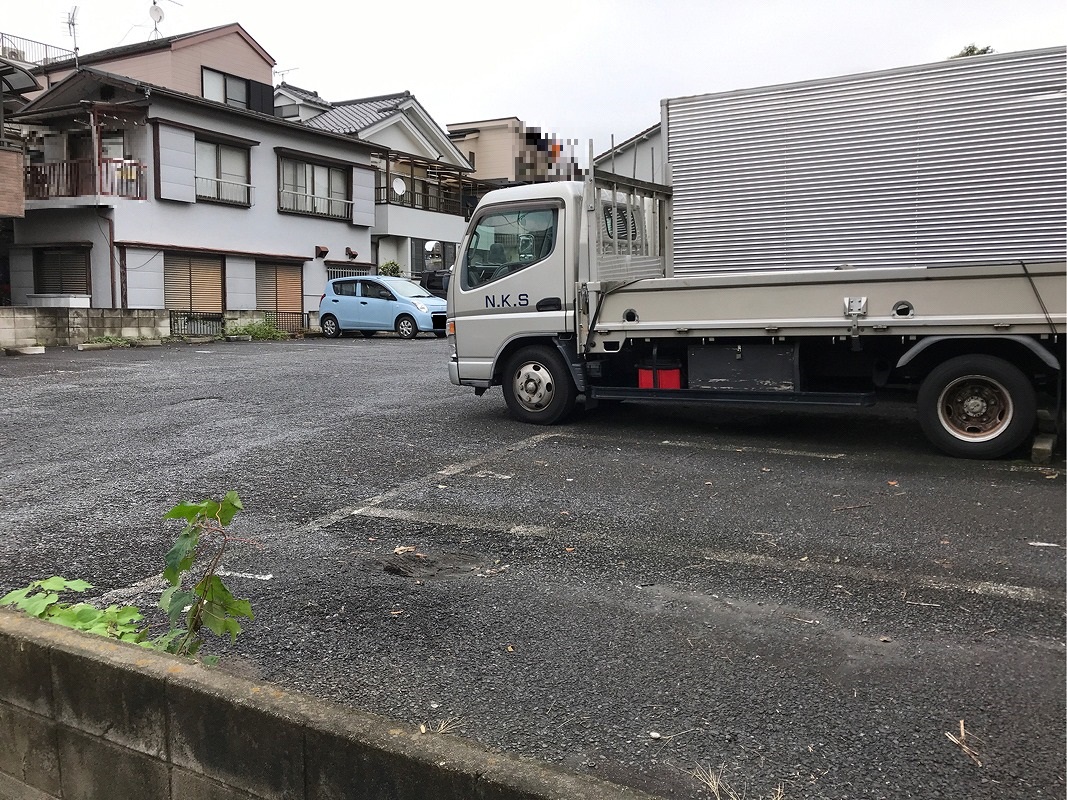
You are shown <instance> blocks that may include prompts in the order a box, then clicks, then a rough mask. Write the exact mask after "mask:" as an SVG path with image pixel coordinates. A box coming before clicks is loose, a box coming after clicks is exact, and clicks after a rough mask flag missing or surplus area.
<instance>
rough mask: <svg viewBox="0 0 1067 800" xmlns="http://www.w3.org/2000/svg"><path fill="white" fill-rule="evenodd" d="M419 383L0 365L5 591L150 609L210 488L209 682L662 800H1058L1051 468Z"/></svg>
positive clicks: (829, 421)
mask: <svg viewBox="0 0 1067 800" xmlns="http://www.w3.org/2000/svg"><path fill="white" fill-rule="evenodd" d="M446 358H447V355H446V345H445V343H444V342H442V341H438V340H435V339H428V338H420V339H417V340H415V341H411V342H407V341H402V340H399V339H396V338H394V337H391V336H380V337H375V338H374V339H369V340H364V339H362V338H360V339H348V338H346V339H341V340H337V341H325V340H315V339H308V340H305V341H292V342H285V343H269V344H257V343H253V344H212V345H166V346H164V347H162V348H135V349H129V350H110V351H103V352H85V353H80V352H76V351H72V350H67V349H55V350H51V349H50V350H49V351H48V352H47V353H46V354H45V355H44V356H34V357H21V358H6V359H0V430H2V440H3V449H2V454H0V525H2V526H3V527H4V529H5V530H6V531H7V535H6V536H5V537H4V544H3V546H2V548H0V555H2V558H0V592H4V591H7V590H9V589H13V588H16V587H19V586H22V585H25V583H27V582H29V581H30V580H33V579H36V578H40V577H46V576H48V575H52V574H57V573H59V574H64V575H66V576H68V577H80V578H84V579H86V580H88V581H90V582H91V583H93V584H94V585H95V587H96V588H95V589H94V593H95V595H96V596H100V597H106V598H108V599H119V598H121V599H123V600H125V601H130V602H135V603H137V604H139V605H141V606H142V607H144V608H148V607H150V606H151V605H152V604H153V603H154V602H155V600H156V598H157V597H158V589H157V588H156V586H157V583H156V581H155V580H153V578H154V576H156V575H158V573H159V571H160V570H161V567H162V556H163V553H164V552H165V551H166V549H167V548H168V547H169V544H170V542H171V541H172V539H173V537H174V535H175V533H176V528H175V527H173V525H168V524H165V523H164V522H163V521H162V520H161V517H162V514H163V512H164V511H165V510H166V509H167V508H169V507H170V506H171V505H173V504H174V503H175V502H177V501H178V500H181V499H189V500H198V499H202V498H204V497H207V496H211V495H216V496H217V495H219V494H221V493H223V492H225V491H227V490H229V489H235V490H237V491H238V492H239V494H240V496H241V498H242V499H243V501H244V503H245V507H246V512H245V513H244V514H243V515H242V516H241V517H239V519H238V521H237V523H236V524H235V526H234V529H235V532H236V533H237V534H238V535H239V536H241V537H242V538H245V539H248V540H249V543H247V544H240V545H238V546H237V547H235V548H234V549H233V550H232V551H231V552H230V553H229V554H228V555H227V558H226V563H225V565H224V566H225V569H226V570H227V571H229V572H231V573H234V574H233V575H231V576H230V577H228V578H227V581H228V582H229V583H230V585H231V586H232V587H233V589H234V591H235V594H238V595H239V596H246V597H249V598H250V599H251V601H252V605H253V608H254V609H255V612H256V618H255V620H254V621H251V622H249V623H248V624H247V626H246V630H245V632H244V633H243V634H242V635H241V636H240V637H239V638H238V640H237V642H236V643H235V644H233V645H229V644H220V643H218V642H214V641H212V642H209V643H208V645H206V646H205V648H206V650H209V651H211V652H216V653H221V654H223V668H225V669H229V670H232V671H236V672H239V673H242V674H246V675H250V676H252V677H255V678H257V679H264V680H270V681H273V682H276V683H279V684H282V685H285V686H288V687H292V688H295V689H299V690H300V691H303V692H307V693H309V694H314V695H316V696H319V697H323V698H327V699H330V700H333V701H336V702H338V703H340V704H343V705H347V706H351V707H353V708H363V709H367V710H370V711H374V712H378V713H383V714H386V715H389V716H392V717H395V718H397V719H399V720H403V721H406V722H408V723H411V724H415V725H418V724H420V723H423V724H426V725H427V726H428V727H429V728H431V729H434V728H437V727H439V726H441V725H442V724H444V723H448V729H450V730H451V731H453V733H454V734H455V735H461V736H464V737H467V738H470V739H473V740H476V741H478V742H481V743H482V744H483V745H485V746H487V747H490V748H493V749H498V750H501V751H508V752H515V753H522V754H526V755H530V756H533V757H536V758H539V759H543V760H544V761H546V762H551V763H555V764H560V765H563V766H565V767H567V768H570V769H573V770H575V771H579V772H586V773H590V774H593V775H597V776H599V777H602V778H607V779H609V780H614V781H617V782H620V783H626V784H630V785H633V786H636V787H639V788H642V789H645V790H647V791H652V792H654V793H658V794H660V795H662V796H664V797H668V798H707V797H711V796H712V795H711V793H710V792H709V791H708V790H707V789H706V788H704V787H702V786H701V784H700V782H699V781H698V780H697V779H696V778H695V777H694V776H693V775H692V773H693V772H695V771H697V769H698V768H700V767H703V768H706V769H709V770H712V771H715V772H717V771H719V770H720V768H721V769H722V771H723V776H724V777H725V778H726V779H727V780H728V781H729V782H730V783H731V784H732V785H733V786H734V787H735V788H736V789H737V790H738V792H739V793H740V792H741V790H746V792H747V793H746V794H745V797H747V798H749V799H750V800H752V799H753V798H762V797H770V796H772V795H773V793H774V792H775V791H776V790H777V788H778V787H781V791H782V795H781V796H782V797H784V798H861V797H862V798H893V799H894V800H896V799H897V798H929V797H960V798H969V800H981V799H982V798H1046V797H1047V798H1062V797H1064V791H1065V783H1064V760H1065V746H1064V729H1063V720H1064V717H1065V689H1064V687H1065V681H1067V675H1065V646H1064V605H1065V603H1064V544H1065V541H1064V539H1065V511H1064V509H1065V503H1064V499H1065V498H1064V463H1063V456H1062V453H1060V454H1058V455H1057V458H1056V460H1055V461H1054V463H1053V464H1052V465H1051V466H1048V467H1037V466H1034V465H1032V464H1029V463H1028V462H1026V461H1025V460H1002V461H996V462H970V461H958V460H952V459H949V458H947V457H944V456H941V455H939V454H937V453H936V452H933V451H932V450H931V448H930V447H929V446H928V445H927V444H926V443H925V441H924V440H923V439H922V437H921V434H920V433H919V431H918V426H917V423H916V422H915V420H914V416H913V414H912V412H911V411H910V409H908V408H907V407H906V406H903V405H895V404H890V405H886V406H877V407H875V408H874V409H864V410H859V411H822V412H801V411H797V410H790V411H788V412H786V411H766V410H756V411H753V410H740V409H729V410H720V409H715V408H707V407H690V406H678V407H670V408H665V407H662V406H660V407H656V406H641V405H636V404H623V405H620V406H616V407H610V408H608V407H605V408H599V409H596V410H595V411H591V412H588V413H585V414H580V415H579V416H577V417H576V419H575V420H573V421H572V422H571V423H569V424H567V425H563V426H559V427H555V428H537V427H529V426H524V425H522V424H519V423H517V422H515V421H513V420H511V419H510V418H509V417H508V416H507V415H506V413H505V410H504V404H503V399H502V397H501V395H500V393H499V390H493V391H491V392H489V393H488V394H487V395H486V396H484V397H482V398H476V397H475V396H474V395H473V393H472V392H470V391H469V390H465V389H459V388H458V387H453V386H451V385H450V384H449V383H448V378H447V368H446ZM1048 545H1052V546H1048ZM397 548H415V550H414V551H408V552H403V551H402V552H401V553H399V554H397V553H395V552H394V551H395V550H396V549H397ZM960 720H964V721H965V725H966V729H967V732H968V734H967V735H968V741H969V742H971V743H972V744H973V745H974V748H975V750H976V751H977V759H978V760H979V761H981V764H980V765H979V764H978V763H976V761H975V760H972V759H971V758H970V757H968V755H967V754H965V753H964V752H963V751H962V749H961V748H960V747H959V746H957V745H956V744H954V743H953V742H952V741H950V740H949V739H948V737H947V736H946V733H953V734H955V735H958V734H959V726H960Z"/></svg>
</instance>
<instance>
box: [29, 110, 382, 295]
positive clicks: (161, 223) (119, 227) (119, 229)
mask: <svg viewBox="0 0 1067 800" xmlns="http://www.w3.org/2000/svg"><path fill="white" fill-rule="evenodd" d="M151 115H152V116H153V117H156V118H158V119H159V120H160V121H159V123H158V124H159V129H160V130H161V131H162V137H161V138H162V139H163V140H164V141H168V136H169V132H170V131H178V132H179V134H180V132H181V129H179V128H175V127H170V126H167V124H166V122H164V121H163V120H169V121H171V122H175V123H179V124H181V125H185V126H190V127H192V128H198V129H201V130H205V131H210V132H215V133H219V134H223V135H228V136H233V137H239V138H242V139H252V140H255V141H258V142H259V144H257V145H255V146H253V147H251V148H250V175H251V183H252V184H253V186H254V187H255V189H254V199H253V205H252V207H251V208H243V207H238V206H227V205H221V204H218V203H207V202H179V201H174V200H156V199H154V196H155V178H154V176H155V174H156V166H155V164H154V155H152V156H150V157H149V158H148V165H147V171H148V185H149V190H148V192H149V198H150V199H149V200H147V201H123V200H118V201H115V207H114V217H115V240H116V241H117V242H120V243H128V244H127V247H128V250H127V259H126V262H127V304H128V305H129V307H131V308H163V305H164V303H163V272H162V253H163V251H165V250H171V251H173V250H183V249H186V250H193V251H214V252H219V253H221V254H223V255H224V256H225V257H226V275H227V286H226V289H227V297H226V307H227V308H229V309H234V310H236V309H242V308H255V304H256V300H255V260H256V256H259V257H261V258H262V259H263V260H270V258H271V257H272V256H274V257H289V258H293V257H296V258H303V259H304V260H305V310H310V309H313V308H314V307H315V306H317V304H318V298H319V294H321V288H322V285H323V284H324V283H325V280H326V272H325V268H324V267H323V266H322V264H321V261H319V262H315V261H314V255H315V248H316V247H317V246H318V247H326V248H328V250H329V251H330V253H331V254H332V256H331V257H337V256H338V255H343V254H344V252H345V248H346V247H349V248H351V249H352V250H355V251H356V252H359V253H362V254H366V257H367V260H369V256H370V252H371V249H370V225H371V223H372V222H373V210H374V201H373V173H372V172H371V171H369V170H362V169H358V168H356V169H353V170H352V172H353V179H352V186H353V196H354V199H355V208H354V217H355V218H357V219H359V220H360V221H362V222H364V223H365V224H364V225H353V224H351V223H348V222H346V221H338V220H329V219H321V218H317V217H305V216H301V215H296V214H282V213H279V211H278V156H277V154H276V153H275V148H276V147H283V148H288V149H290V150H294V151H298V152H302V153H307V154H308V157H309V158H313V157H314V156H315V155H318V156H322V157H327V158H332V159H338V160H342V161H347V162H350V163H365V164H368V165H369V163H370V158H369V155H368V154H367V153H366V152H364V151H362V149H360V150H356V149H354V148H352V147H349V146H346V145H345V143H344V142H334V141H330V140H329V139H327V138H325V137H321V136H317V135H315V134H313V133H309V134H304V133H303V132H301V131H288V130H284V129H280V128H277V127H276V126H273V125H270V124H267V125H262V126H255V127H252V126H250V125H249V124H248V122H249V119H248V118H247V117H243V118H241V119H236V118H234V119H232V120H231V119H224V118H223V117H222V115H216V114H211V113H210V112H204V111H200V110H199V109H197V110H194V111H190V110H189V109H187V108H182V107H178V106H170V105H169V104H167V103H165V102H157V103H154V104H153V106H152V109H151ZM253 124H254V123H253ZM178 138H181V137H180V136H179V137H178ZM189 180H190V182H191V176H190V177H189ZM190 188H191V186H190ZM364 195H365V196H364ZM171 196H174V194H173V193H172V194H171ZM105 230H106V228H105ZM51 238H52V239H53V240H54V239H55V234H54V233H53V234H52V237H51ZM97 249H99V250H100V251H102V252H103V253H105V254H106V250H107V245H106V239H103V240H101V241H100V244H99V245H98V246H94V274H93V286H94V289H95V290H96V291H97V292H100V291H101V288H102V287H101V286H100V285H99V284H98V281H97V277H96V266H97V265H96V257H95V256H96V252H95V251H96V250H97ZM131 264H144V265H145V267H144V268H143V269H142V271H141V272H139V274H138V275H137V276H136V280H135V281H131V280H130V277H131V276H130V274H129V269H130V265H131ZM157 266H158V268H155V267H157ZM105 269H106V267H105ZM105 277H106V275H105ZM31 282H32V270H31ZM13 299H14V298H13ZM109 299H110V297H109V294H108V295H107V296H105V298H104V300H105V302H103V303H101V304H102V305H104V306H106V305H107V302H106V301H108V300H109ZM15 302H20V301H19V300H15ZM97 304H98V303H97V298H96V297H95V296H94V305H97Z"/></svg>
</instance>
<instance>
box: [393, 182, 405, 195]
mask: <svg viewBox="0 0 1067 800" xmlns="http://www.w3.org/2000/svg"><path fill="white" fill-rule="evenodd" d="M407 190H408V185H407V184H406V183H404V179H403V178H393V192H395V193H396V194H398V195H403V194H404V192H406V191H407Z"/></svg>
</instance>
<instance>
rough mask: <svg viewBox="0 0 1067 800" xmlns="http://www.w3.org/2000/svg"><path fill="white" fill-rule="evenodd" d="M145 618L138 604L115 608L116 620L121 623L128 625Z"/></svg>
mask: <svg viewBox="0 0 1067 800" xmlns="http://www.w3.org/2000/svg"><path fill="white" fill-rule="evenodd" d="M142 619H144V615H143V614H142V613H141V609H139V608H137V607H136V606H123V607H122V608H119V609H116V610H115V621H116V622H118V623H119V624H120V625H128V624H130V623H131V622H140V621H141V620H142Z"/></svg>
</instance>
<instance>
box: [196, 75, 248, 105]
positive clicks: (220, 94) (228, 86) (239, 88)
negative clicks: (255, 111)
mask: <svg viewBox="0 0 1067 800" xmlns="http://www.w3.org/2000/svg"><path fill="white" fill-rule="evenodd" d="M201 78H202V82H203V88H204V99H205V100H214V101H215V102H216V103H225V104H226V105H228V106H233V107H234V108H248V107H249V105H248V80H247V79H246V78H238V77H237V76H236V75H227V74H226V73H225V72H218V71H216V70H213V69H208V68H207V67H204V68H203V69H202V71H201Z"/></svg>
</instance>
